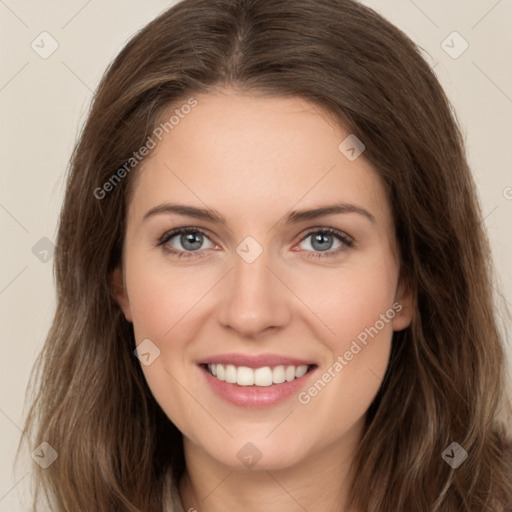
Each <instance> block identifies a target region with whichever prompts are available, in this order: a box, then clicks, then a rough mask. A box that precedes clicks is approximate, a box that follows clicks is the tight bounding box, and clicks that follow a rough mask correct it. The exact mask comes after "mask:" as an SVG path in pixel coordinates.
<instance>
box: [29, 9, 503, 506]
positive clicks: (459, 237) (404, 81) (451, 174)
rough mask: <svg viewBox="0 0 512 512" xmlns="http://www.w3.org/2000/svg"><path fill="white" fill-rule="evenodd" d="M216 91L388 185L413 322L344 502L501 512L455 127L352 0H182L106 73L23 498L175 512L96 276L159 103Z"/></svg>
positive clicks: (410, 64) (482, 244)
mask: <svg viewBox="0 0 512 512" xmlns="http://www.w3.org/2000/svg"><path fill="white" fill-rule="evenodd" d="M223 86H230V87H232V88H235V89H237V90H240V91H254V92H259V93H261V92H263V93H264V94H269V95H274V96H280V97H290V96H294V97H301V98H304V99H306V100H309V101H311V102H312V103H314V104H316V105H318V106H320V107H323V108H324V109H325V110H326V111H327V112H329V114H330V115H332V116H333V117H334V118H335V119H336V120H338V121H339V122H341V123H343V125H344V126H346V127H349V128H350V132H351V133H354V134H355V135H356V136H357V137H358V138H359V139H361V140H362V141H363V142H364V144H365V146H366V150H365V153H364V157H366V158H367V159H368V160H369V161H370V162H371V163H372V164H373V166H374V167H375V169H376V171H377V172H378V174H379V175H380V176H381V178H382V181H383V183H384V184H385V186H386V188H387V193H388V197H389V201H390V204H391V206H392V211H393V217H394V224H395V233H396V238H397V243H398V248H399V255H400V262H401V273H402V276H403V278H404V279H406V281H407V282H408V283H409V286H410V287H411V288H410V289H411V290H412V292H413V294H414V297H415V299H416V309H415V314H414V318H413V321H412V324H411V325H410V327H409V328H407V329H406V330H404V331H400V332H396V333H394V338H393V342H392V354H391V360H390V364H389V367H388V371H387V374H386V376H385V379H384V381H383V383H382V387H381V389H380V391H379V394H378V396H377V397H376V399H375V400H374V402H373V403H372V405H371V407H370V409H369V411H368V413H367V421H366V427H365V432H364V435H363V438H362V440H361V443H360V445H359V447H358V453H357V456H356V458H355V463H354V464H355V472H354V474H355V480H354V482H353V485H352V487H351V491H352V495H351V499H352V504H353V505H355V506H357V507H358V508H359V509H360V510H362V511H366V512H382V511H386V512H387V511H390V510H393V511H414V512H421V511H429V512H435V511H443V512H455V511H472V512H482V511H498V510H501V511H503V510H506V511H511V510H512V455H511V440H510V437H509V434H507V431H506V425H505V422H504V421H501V422H500V421H498V413H499V411H500V410H501V413H502V415H503V412H504V411H508V410H509V409H506V408H505V407H506V397H505V374H506V366H505V365H506V360H505V356H504V343H503V334H500V329H499V327H498V320H499V318H498V315H497V313H496V308H495V305H494V298H493V283H494V282H495V277H494V270H493V268H492V265H491V259H490V250H489V243H488V240H487V237H486V234H485V231H484V226H483V223H482V217H481V212H480V206H479V203H478V199H477V194H476V190H475V184H474V181H473V179H472V177H471V174H470V170H469V168H468V164H467V161H466V156H465V149H464V143H463V138H462V136H461V131H460V128H459V126H458V123H457V120H456V117H455V114H454V113H453V111H452V108H451V105H450V103H449V101H448V99H447V98H446V96H445V94H444V92H443V90H442V88H441V86H440V85H439V83H438V81H437V79H436V76H435V75H434V73H433V71H432V70H431V68H430V67H429V65H428V64H427V63H426V62H425V60H424V59H423V58H422V56H421V52H420V50H419V48H418V47H416V46H415V44H414V43H413V42H412V41H411V40H410V39H409V38H408V37H407V36H406V35H405V34H404V33H403V32H401V31H400V30H399V29H397V28H396V27H394V26H393V25H391V24H390V23H389V22H387V21H386V20H384V19H383V18H382V17H381V16H379V15H378V14H377V13H375V12H374V11H373V10H371V9H369V8H367V7H364V6H363V5H361V4H358V3H357V2H355V1H353V0H184V1H182V2H180V3H178V4H176V5H175V6H173V7H172V8H171V9H169V10H167V11H166V12H164V13H163V14H161V15H160V16H159V17H158V18H157V19H155V20H154V21H153V22H151V23H150V24H149V25H147V26H146V27H145V28H144V29H143V30H141V31H140V32H139V33H138V34H136V35H135V36H134V37H133V39H132V40H131V41H130V42H129V43H128V44H127V45H126V46H125V48H124V49H123V50H122V51H121V53H120V54H119V55H118V56H117V58H116V59H115V60H114V62H113V63H112V64H111V65H110V67H109V69H108V70H107V72H106V73H105V76H104V77H103V80H102V81H101V83H100V85H99V87H98V89H97V92H96V94H95V97H94V101H93V104H92V107H91V110H90V113H89V116H88V119H87V122H86V124H85V126H84V128H83V131H82V133H81V136H80V139H79V141H78V143H77V145H76V148H75V150H74V153H73V156H72V159H71V162H70V168H69V175H68V180H67V188H66V194H65V200H64V204H63V208H62V211H61V216H60V224H59V231H58V237H57V246H56V251H55V278H56V288H57V310H56V313H55V318H54V321H53V325H52V327H51V330H50V332H49V334H48V337H47V340H46V343H45V345H44V347H43V350H42V352H41V354H40V356H39V358H38V361H37V365H36V366H35V367H34V371H33V372H34V373H33V380H31V384H32V385H33V386H36V384H34V383H33V382H36V381H37V388H36V393H35V397H34V399H33V402H32V405H31V408H30V411H29V414H28V417H27V422H26V430H27V432H28V433H29V434H30V435H31V443H32V447H35V446H37V445H39V444H40V443H41V442H43V441H46V442H48V443H49V444H50V445H51V446H52V447H53V448H54V449H55V450H56V451H57V452H58V458H57V460H56V461H55V462H54V463H53V464H51V465H50V466H49V467H48V468H46V469H42V468H39V467H38V466H37V465H35V470H36V492H35V495H34V503H35V502H36V501H37V496H38V494H40V491H41V490H43V491H44V493H45V495H46V497H47V499H48V501H49V502H50V503H52V504H53V507H54V510H56V511H58V512H64V511H73V512H76V511H78V510H79V511H81V512H86V511H89V510H90V511H95V512H112V511H114V510H115V511H130V512H136V511H145V512H147V511H159V512H161V511H163V510H164V506H165V505H164V504H165V497H166V492H167V491H168V490H169V488H170V485H169V482H171V483H172V487H171V491H172V495H173V497H174V501H173V503H174V505H173V510H178V509H179V497H178V496H177V485H178V482H179V479H180V477H181V475H182V474H183V471H184V468H185V464H184V456H183V450H182V438H181V433H180V432H179V431H178V430H177V428H176V427H175V426H174V425H173V424H172V423H171V422H170V420H168V418H167V417H166V416H165V414H164V413H163V411H162V410H161V409H160V407H159V406H158V404H157V403H156V401H155V399H154V398H153V396H152V394H151V392H150V390H149V388H148V386H147V384H146V381H145V379H144V376H143V373H142V371H141V369H140V363H139V361H138V360H137V358H136V357H135V356H134V354H133V350H134V348H135V340H134V336H133V329H132V326H131V324H129V323H128V322H127V321H126V319H125V318H124V316H123V315H122V313H121V311H120V308H119V307H118V305H117V304H116V303H115V301H114V299H113V298H112V296H111V293H110V276H111V274H112V271H113V269H114V268H115V267H116V266H118V265H119V263H120V259H121V256H122V242H123V236H124V230H125V222H126V220H125V219H126V209H127V205H128V201H129V191H130V188H131V187H132V186H133V180H134V177H135V176H136V174H137V166H136V165H134V169H133V170H131V167H130V168H128V167H127V166H126V163H127V162H130V161H131V160H130V159H131V158H133V153H134V152H135V151H137V150H138V149H139V148H141V147H142V146H144V145H145V144H146V143H147V140H148V137H150V136H152V134H153V133H154V132H153V130H154V129H155V126H157V125H158V123H159V122H160V121H161V118H162V114H163V112H164V111H166V110H167V109H168V108H169V106H170V105H179V104H180V102H183V103H185V102H186V101H187V99H188V98H191V97H192V96H193V95H194V94H196V95H197V94H200V93H206V92H208V91H209V90H212V88H214V87H223ZM199 108H200V107H199ZM132 163H133V162H132ZM130 165H132V164H130ZM123 166H124V169H125V171H126V172H125V173H121V174H122V180H120V181H119V182H118V181H116V182H115V183H112V181H110V183H111V186H110V187H107V188H108V193H105V194H103V192H101V193H98V189H101V190H106V189H105V188H102V187H104V184H105V183H107V182H109V180H112V176H113V175H114V174H116V173H117V176H118V177H119V176H120V173H119V172H118V171H119V169H121V168H123ZM99 196H102V197H99ZM452 442H457V443H458V444H459V445H460V446H461V447H462V448H463V449H464V450H466V452H467V453H468V458H467V460H466V461H464V462H463V463H462V464H461V465H460V466H459V467H458V468H456V469H454V468H452V467H451V466H450V465H449V464H448V463H446V462H445V461H444V460H443V458H442V453H443V452H444V451H445V449H446V448H447V447H449V446H450V444H451V443H452ZM20 446H21V444H20ZM34 507H35V505H34Z"/></svg>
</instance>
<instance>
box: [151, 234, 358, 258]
mask: <svg viewBox="0 0 512 512" xmlns="http://www.w3.org/2000/svg"><path fill="white" fill-rule="evenodd" d="M174 238H176V239H177V240H178V243H179V244H180V245H181V247H182V248H183V249H180V248H178V249H176V248H175V247H174V245H172V244H171V243H170V242H171V241H172V240H173V239H174ZM309 238H311V242H309V246H310V247H311V248H312V249H313V250H307V251H306V252H308V253H309V254H308V255H307V257H308V258H325V257H331V256H337V255H338V254H340V253H341V252H342V251H344V250H346V249H347V248H350V247H352V246H353V244H354V241H353V240H352V238H350V237H349V236H348V235H346V234H345V233H343V232H341V231H338V230H336V229H333V228H316V229H314V230H311V231H309V233H307V234H306V235H305V236H304V237H303V238H302V239H301V240H300V243H303V242H304V241H305V240H307V239H309ZM205 240H208V241H209V242H210V244H211V245H210V247H202V246H203V244H204V242H205ZM336 240H337V241H338V244H339V245H338V247H336V248H334V250H333V248H332V246H333V243H334V242H335V241H336ZM157 246H161V247H162V248H163V250H164V251H165V252H167V253H168V254H171V255H173V256H177V257H178V258H180V259H181V258H195V257H204V256H205V254H204V253H203V252H202V250H203V249H211V248H212V247H213V246H214V244H213V242H211V240H210V238H209V237H208V236H207V235H206V233H205V232H204V231H203V230H201V229H199V228H194V227H186V228H178V229H175V230H173V231H170V232H168V233H165V234H164V235H163V236H162V237H161V238H160V240H159V241H158V242H157Z"/></svg>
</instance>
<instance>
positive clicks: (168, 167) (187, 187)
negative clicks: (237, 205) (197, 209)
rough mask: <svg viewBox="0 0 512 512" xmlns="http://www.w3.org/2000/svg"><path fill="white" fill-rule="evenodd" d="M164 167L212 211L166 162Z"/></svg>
mask: <svg viewBox="0 0 512 512" xmlns="http://www.w3.org/2000/svg"><path fill="white" fill-rule="evenodd" d="M164 166H165V167H166V168H167V169H168V170H169V171H170V172H172V173H173V174H174V176H176V178H178V179H179V180H180V181H181V183H183V185H184V186H185V187H187V188H188V189H189V190H190V192H191V193H192V194H194V195H195V196H196V197H197V199H199V201H201V203H203V204H204V205H205V207H206V208H207V209H210V207H209V205H207V204H206V203H205V202H204V201H203V200H202V199H201V198H200V197H199V196H198V195H197V194H196V193H195V192H194V191H193V190H192V189H191V188H190V187H189V186H188V185H187V184H186V183H185V182H184V181H183V180H182V179H181V178H180V177H179V176H178V175H177V174H176V173H175V172H174V171H173V170H172V169H171V168H170V167H169V166H168V165H167V164H166V163H165V162H164ZM227 228H228V229H229V230H230V231H231V232H232V231H233V230H232V229H231V228H230V227H229V226H227Z"/></svg>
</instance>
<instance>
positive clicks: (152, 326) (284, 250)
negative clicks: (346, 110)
mask: <svg viewBox="0 0 512 512" xmlns="http://www.w3.org/2000/svg"><path fill="white" fill-rule="evenodd" d="M196 99H197V101H198V104H197V106H196V108H195V109H193V110H192V111H191V112H190V113H189V114H188V115H187V116H184V117H183V118H182V119H180V122H179V124H177V125H175V126H174V128H173V129H172V131H169V133H168V134H167V135H166V136H165V137H163V139H162V141H161V142H160V143H159V144H158V146H157V147H156V148H155V149H154V150H153V153H152V155H151V156H150V157H148V158H147V159H146V161H144V163H143V167H142V168H141V169H140V171H138V172H140V174H139V175H138V176H137V182H136V184H135V187H134V190H133V194H132V198H131V201H130V204H129V211H128V219H127V230H126V236H125V243H124V254H123V267H122V268H119V269H118V270H117V271H116V272H115V273H114V278H113V283H114V287H115V290H116V291H115V295H116V298H117V300H118V302H119V304H120V306H121V308H122V309H123V311H124V314H125V316H126V318H127V320H128V321H130V322H133V328H134V333H135V339H136V343H137V344H138V345H139V344H141V343H142V345H141V346H140V349H139V354H143V355H139V357H140V360H141V365H142V369H143V371H144V375H145V377H146V379H147V383H148V385H149V387H150V389H151V391H152V393H153V395H154V397H155V399H156V400H157V402H158V403H159V405H160V406H161V408H162V409H163V411H164V412H165V413H166V414H167V416H168V417H169V419H170V420H171V421H172V422H173V423H174V424H175V425H176V426H177V427H178V428H179V429H180V431H181V432H182V433H183V435H184V442H185V447H186V452H187V450H188V451H195V453H196V454H198V456H200V457H203V458H204V459H209V460H211V461H216V463H219V464H225V465H228V466H231V467H236V468H248V467H252V465H253V464H254V463H255V462H256V463H257V466H255V467H258V468H264V469H278V468H287V467H292V466H294V465H296V464H299V463H304V462H305V461H307V460H308V459H310V460H313V458H314V457H316V456H318V455H319V454H322V453H324V454H326V453H337V454H339V453H347V450H350V449H351V447H353V446H354V442H355V440H357V438H358V436H359V435H360V434H361V430H362V425H363V421H364V416H365V412H366V411H367V409H368V407H369V405H370V404H371V402H372V400H373V399H374V397H375V395H376V393H377V391H378V389H379V387H380V384H381V380H382V377H383V376H384V373H385V371H386V368H387V365H388V359H389V354H390V347H391V339H392V334H393V331H394V330H401V329H404V328H405V327H407V326H408V325H409V323H410V320H411V306H410V300H409V298H408V297H407V296H406V295H405V292H404V291H403V287H402V286H401V285H400V283H399V279H398V277H399V262H398V259H397V254H396V251H395V239H394V228H393V222H392V216H391V209H390V205H389V202H388V199H387V197H386V194H385V190H384V187H383V185H382V183H381V182H380V179H379V177H378V176H377V174H376V172H375V170H374V169H373V168H372V166H371V165H370V164H369V163H368V162H367V161H366V160H365V158H364V153H363V154H362V155H361V156H359V157H358V158H356V159H355V160H354V158H353V153H354V152H351V151H350V149H349V148H350V144H348V143H345V144H342V145H341V149H339V146H340V143H342V141H344V140H345V139H346V137H347V136H348V135H349V132H347V131H345V130H344V129H343V128H342V127H341V126H339V125H338V124H335V123H334V122H333V121H331V120H330V119H329V117H328V116H327V115H326V114H325V112H322V111H321V110H320V109H319V108H318V107H315V106H314V105H312V104H310V103H308V102H306V101H304V100H302V99H291V98H279V97H274V98H269V97H262V96H255V95H248V94H241V93H235V92H233V91H229V90H222V91H217V92H215V93H209V94H205V95H202V96H201V95H198V96H196ZM172 110H174V108H173V109H171V110H170V112H171V113H172ZM167 117H169V116H167ZM363 142H364V141H363ZM347 144H348V150H347ZM347 155H348V156H350V157H351V158H347ZM322 210H323V211H322ZM213 374H216V376H214V375H213Z"/></svg>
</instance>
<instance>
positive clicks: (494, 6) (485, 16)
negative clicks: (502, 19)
mask: <svg viewBox="0 0 512 512" xmlns="http://www.w3.org/2000/svg"><path fill="white" fill-rule="evenodd" d="M501 2H502V0H498V1H497V2H496V3H495V4H494V5H493V6H492V7H491V8H490V9H489V10H488V11H487V12H486V13H485V14H484V15H483V16H482V17H481V18H480V19H479V20H478V21H477V22H476V23H475V24H474V25H473V26H472V27H471V30H473V29H474V28H475V27H476V26H477V25H479V24H480V23H481V22H482V21H483V20H484V19H485V18H487V16H488V15H489V14H490V13H491V11H493V10H494V9H495V8H496V7H497V6H498V4H501Z"/></svg>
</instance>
